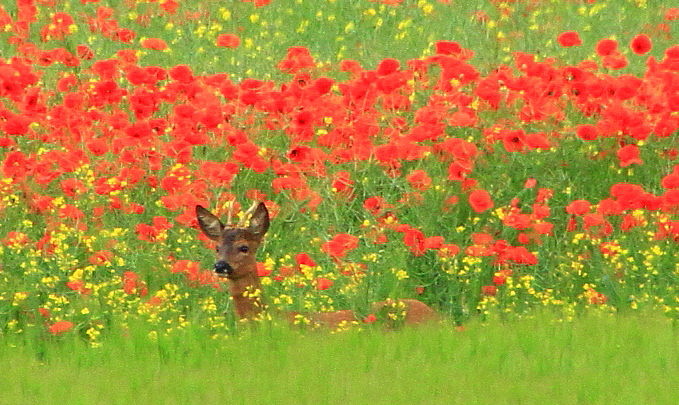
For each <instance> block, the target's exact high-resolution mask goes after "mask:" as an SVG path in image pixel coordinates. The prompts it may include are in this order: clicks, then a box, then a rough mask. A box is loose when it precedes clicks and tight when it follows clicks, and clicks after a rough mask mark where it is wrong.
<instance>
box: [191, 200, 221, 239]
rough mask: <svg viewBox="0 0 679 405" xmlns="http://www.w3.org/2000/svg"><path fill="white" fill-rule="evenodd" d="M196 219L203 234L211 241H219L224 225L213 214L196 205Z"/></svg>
mask: <svg viewBox="0 0 679 405" xmlns="http://www.w3.org/2000/svg"><path fill="white" fill-rule="evenodd" d="M196 218H197V219H198V225H200V229H201V230H202V231H203V233H204V234H205V235H206V236H207V237H208V238H210V239H212V240H219V238H220V237H221V236H222V231H223V230H224V224H222V221H220V220H219V218H217V217H216V216H215V215H214V214H213V213H211V212H210V211H208V210H206V209H205V208H203V207H201V206H200V205H196Z"/></svg>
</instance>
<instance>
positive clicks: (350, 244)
mask: <svg viewBox="0 0 679 405" xmlns="http://www.w3.org/2000/svg"><path fill="white" fill-rule="evenodd" d="M357 247H358V238H357V237H356V236H353V235H350V234H348V233H339V234H337V235H335V236H334V237H333V238H332V239H330V240H329V241H327V242H325V243H324V244H323V245H322V246H321V250H323V251H324V252H325V253H327V254H328V255H330V256H332V257H333V258H337V259H339V258H342V257H344V256H346V254H347V253H349V252H350V251H352V250H354V249H356V248H357Z"/></svg>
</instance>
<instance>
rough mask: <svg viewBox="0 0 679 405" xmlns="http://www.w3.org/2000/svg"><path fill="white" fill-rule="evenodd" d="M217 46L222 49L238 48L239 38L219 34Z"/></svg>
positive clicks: (232, 35)
mask: <svg viewBox="0 0 679 405" xmlns="http://www.w3.org/2000/svg"><path fill="white" fill-rule="evenodd" d="M216 44H217V46H221V47H224V48H238V46H239V45H240V38H238V36H237V35H234V34H220V35H218V36H217V43H216Z"/></svg>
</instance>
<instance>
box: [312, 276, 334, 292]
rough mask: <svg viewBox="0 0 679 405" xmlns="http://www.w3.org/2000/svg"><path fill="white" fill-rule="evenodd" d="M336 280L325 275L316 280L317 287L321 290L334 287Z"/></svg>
mask: <svg viewBox="0 0 679 405" xmlns="http://www.w3.org/2000/svg"><path fill="white" fill-rule="evenodd" d="M333 284H334V282H333V281H332V280H330V279H328V278H325V277H318V278H317V279H316V282H315V287H316V289H317V290H319V291H323V290H327V289H328V288H330V287H332V285H333Z"/></svg>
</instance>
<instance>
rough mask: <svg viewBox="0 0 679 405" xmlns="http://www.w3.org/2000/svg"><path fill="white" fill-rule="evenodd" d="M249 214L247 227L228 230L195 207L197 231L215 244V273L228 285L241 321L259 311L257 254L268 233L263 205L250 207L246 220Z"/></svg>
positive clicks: (239, 226) (237, 226) (231, 227)
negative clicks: (198, 227) (227, 282)
mask: <svg viewBox="0 0 679 405" xmlns="http://www.w3.org/2000/svg"><path fill="white" fill-rule="evenodd" d="M250 212H252V216H251V218H250V225H249V226H247V227H246V226H244V224H239V225H236V226H231V225H229V226H227V225H224V224H223V223H222V221H220V220H219V218H217V216H215V215H214V214H212V213H211V212H210V211H208V210H207V209H205V208H203V207H201V206H200V205H197V206H196V218H197V219H198V224H199V225H200V229H201V230H202V231H203V233H204V234H205V235H206V236H207V237H208V238H210V239H212V240H214V241H215V242H217V260H216V261H215V273H216V274H217V275H218V276H219V277H224V278H226V279H227V280H228V281H229V285H230V291H231V296H232V297H233V299H234V302H235V305H236V311H237V312H238V315H239V316H240V317H241V318H247V317H252V316H254V315H256V314H258V313H259V312H260V310H261V303H260V301H259V293H258V291H257V290H259V289H260V288H261V287H260V283H259V277H258V276H257V260H256V253H257V249H258V248H259V245H260V244H261V243H262V239H263V238H264V234H265V233H266V231H267V230H268V229H269V212H268V211H267V209H266V206H265V205H264V203H259V204H255V205H253V206H252V207H251V209H250V210H248V212H247V213H246V215H245V217H247V214H248V213H250Z"/></svg>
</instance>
